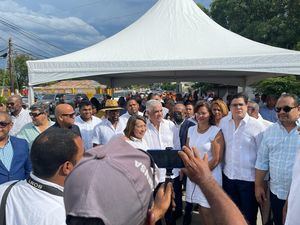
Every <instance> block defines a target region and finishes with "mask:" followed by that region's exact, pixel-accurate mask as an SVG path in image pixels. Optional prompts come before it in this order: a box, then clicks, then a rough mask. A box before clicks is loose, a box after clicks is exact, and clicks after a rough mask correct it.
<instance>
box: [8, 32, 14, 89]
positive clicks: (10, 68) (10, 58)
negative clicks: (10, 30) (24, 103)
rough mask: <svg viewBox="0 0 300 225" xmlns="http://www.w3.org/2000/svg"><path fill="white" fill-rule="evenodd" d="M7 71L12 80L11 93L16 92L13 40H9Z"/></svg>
mask: <svg viewBox="0 0 300 225" xmlns="http://www.w3.org/2000/svg"><path fill="white" fill-rule="evenodd" d="M7 70H8V74H9V78H10V93H11V94H12V93H14V92H15V78H14V73H13V57H12V40H11V38H9V39H8V59H7Z"/></svg>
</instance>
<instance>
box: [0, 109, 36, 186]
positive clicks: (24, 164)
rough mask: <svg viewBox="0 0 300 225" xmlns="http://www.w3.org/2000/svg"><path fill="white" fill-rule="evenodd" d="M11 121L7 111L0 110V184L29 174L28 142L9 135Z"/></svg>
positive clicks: (24, 177)
mask: <svg viewBox="0 0 300 225" xmlns="http://www.w3.org/2000/svg"><path fill="white" fill-rule="evenodd" d="M12 126H13V123H12V121H11V117H10V116H9V115H8V113H7V112H0V184H2V183H5V182H7V181H10V180H23V179H26V178H27V177H28V176H29V173H30V171H31V163H30V159H29V148H28V143H27V141H26V140H24V139H20V138H17V137H14V136H10V135H9V131H10V130H11V128H12Z"/></svg>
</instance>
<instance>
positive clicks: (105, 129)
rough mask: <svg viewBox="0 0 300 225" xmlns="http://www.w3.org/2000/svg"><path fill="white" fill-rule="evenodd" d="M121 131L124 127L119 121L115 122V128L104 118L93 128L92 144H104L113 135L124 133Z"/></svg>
mask: <svg viewBox="0 0 300 225" xmlns="http://www.w3.org/2000/svg"><path fill="white" fill-rule="evenodd" d="M123 131H124V128H123V126H122V125H121V124H120V122H118V123H117V127H116V129H115V128H114V127H113V125H112V124H111V122H110V121H109V120H108V119H106V118H105V119H103V120H102V122H101V123H99V124H98V125H97V126H95V128H94V133H93V144H97V145H105V144H106V143H107V142H108V141H109V140H110V139H111V138H112V137H114V136H115V135H118V134H124V133H123Z"/></svg>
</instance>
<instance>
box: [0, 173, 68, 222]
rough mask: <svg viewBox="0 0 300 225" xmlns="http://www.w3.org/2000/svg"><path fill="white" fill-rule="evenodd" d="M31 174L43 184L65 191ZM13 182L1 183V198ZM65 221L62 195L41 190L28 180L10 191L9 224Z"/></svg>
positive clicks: (7, 219) (7, 203)
mask: <svg viewBox="0 0 300 225" xmlns="http://www.w3.org/2000/svg"><path fill="white" fill-rule="evenodd" d="M30 176H31V177H32V178H33V179H35V180H36V181H38V182H40V183H42V184H45V185H49V186H52V187H55V188H58V189H60V190H61V191H63V187H61V186H59V185H57V184H54V183H51V182H49V181H46V180H42V179H40V178H38V177H36V176H34V175H33V174H31V175H30ZM13 182H14V181H10V182H7V183H4V184H2V185H0V196H1V199H2V196H3V193H4V192H5V190H6V188H8V186H9V185H10V184H11V183H13ZM65 221H66V212H65V207H64V201H63V197H62V196H56V195H53V194H50V193H48V192H46V191H42V190H39V189H37V188H35V187H33V186H31V185H30V184H28V183H27V181H26V180H22V181H19V182H18V183H17V184H15V185H14V186H13V188H12V189H11V191H10V192H9V195H8V197H7V202H6V224H7V225H10V224H11V225H14V224H23V225H53V224H55V225H65V224H66V223H65Z"/></svg>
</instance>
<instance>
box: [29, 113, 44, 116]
mask: <svg viewBox="0 0 300 225" xmlns="http://www.w3.org/2000/svg"><path fill="white" fill-rule="evenodd" d="M41 114H43V113H42V112H39V113H32V112H30V113H29V115H30V116H31V117H38V116H39V115H41Z"/></svg>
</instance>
